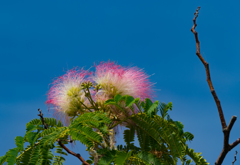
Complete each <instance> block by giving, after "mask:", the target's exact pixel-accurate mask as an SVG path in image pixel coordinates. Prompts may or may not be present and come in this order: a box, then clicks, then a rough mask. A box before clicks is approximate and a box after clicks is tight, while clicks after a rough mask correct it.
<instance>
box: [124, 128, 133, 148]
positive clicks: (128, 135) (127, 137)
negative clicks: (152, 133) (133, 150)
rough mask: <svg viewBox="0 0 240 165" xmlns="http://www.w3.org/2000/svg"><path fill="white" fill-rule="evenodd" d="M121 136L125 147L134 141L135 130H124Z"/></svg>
mask: <svg viewBox="0 0 240 165" xmlns="http://www.w3.org/2000/svg"><path fill="white" fill-rule="evenodd" d="M123 134H124V141H125V142H126V144H127V145H130V143H131V142H133V141H134V135H135V129H134V128H133V127H131V128H129V129H126V130H125V131H124V133H123Z"/></svg>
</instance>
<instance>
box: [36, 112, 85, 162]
mask: <svg viewBox="0 0 240 165" xmlns="http://www.w3.org/2000/svg"><path fill="white" fill-rule="evenodd" d="M38 111H39V113H40V114H38V116H40V118H41V120H42V123H43V125H44V128H45V129H48V126H47V123H45V120H44V118H43V114H42V112H41V110H40V109H38ZM57 142H58V144H59V145H60V146H61V147H62V148H63V149H64V150H65V151H67V152H68V153H69V154H71V155H73V156H76V157H77V158H78V159H79V160H80V161H81V162H82V163H83V164H84V165H89V164H88V162H86V161H85V160H84V159H83V158H82V157H81V155H80V154H76V153H75V152H73V151H71V150H69V149H68V148H67V147H66V146H65V145H64V144H63V143H62V142H61V140H60V139H58V140H57ZM70 142H71V141H70Z"/></svg>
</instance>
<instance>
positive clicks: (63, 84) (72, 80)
mask: <svg viewBox="0 0 240 165" xmlns="http://www.w3.org/2000/svg"><path fill="white" fill-rule="evenodd" d="M89 74H90V73H89V72H88V71H85V70H83V69H77V68H74V69H72V70H69V71H67V73H66V74H64V75H63V76H60V77H58V78H57V79H56V80H55V81H54V82H53V83H52V84H51V85H52V86H51V88H50V90H49V92H48V93H47V96H48V98H47V101H46V104H47V105H48V106H49V107H53V109H54V111H55V114H57V115H58V116H59V115H61V116H62V117H68V116H71V114H70V113H72V112H71V111H76V108H77V107H74V106H76V103H75V102H78V101H81V102H84V103H86V98H85V94H84V92H83V90H82V88H81V83H82V82H84V81H85V80H87V76H88V75H89ZM86 104H87V103H86ZM74 113H75V112H74Z"/></svg>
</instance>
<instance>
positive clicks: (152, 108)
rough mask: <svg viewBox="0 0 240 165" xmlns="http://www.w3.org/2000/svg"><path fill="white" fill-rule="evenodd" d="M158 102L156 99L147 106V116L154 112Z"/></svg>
mask: <svg viewBox="0 0 240 165" xmlns="http://www.w3.org/2000/svg"><path fill="white" fill-rule="evenodd" d="M158 104H159V101H158V100H156V101H155V102H154V103H153V104H152V105H151V106H150V107H149V109H147V114H148V115H149V116H151V115H152V114H153V113H154V112H155V110H156V108H157V107H158Z"/></svg>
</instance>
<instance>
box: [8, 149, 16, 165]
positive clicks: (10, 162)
mask: <svg viewBox="0 0 240 165" xmlns="http://www.w3.org/2000/svg"><path fill="white" fill-rule="evenodd" d="M17 155H18V148H13V149H10V150H9V151H8V152H7V162H8V165H14V164H15V162H16V157H17Z"/></svg>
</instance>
